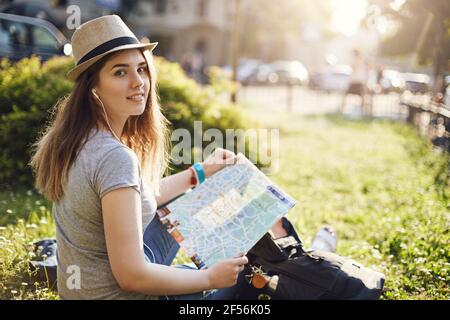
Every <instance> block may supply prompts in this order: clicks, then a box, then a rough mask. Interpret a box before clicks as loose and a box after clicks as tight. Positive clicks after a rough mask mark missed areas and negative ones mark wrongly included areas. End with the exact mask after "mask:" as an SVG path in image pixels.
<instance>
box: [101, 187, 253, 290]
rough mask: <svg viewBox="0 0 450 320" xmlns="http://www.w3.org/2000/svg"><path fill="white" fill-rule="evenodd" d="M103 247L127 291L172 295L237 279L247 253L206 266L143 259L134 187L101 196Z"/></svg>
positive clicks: (220, 286) (116, 276)
mask: <svg viewBox="0 0 450 320" xmlns="http://www.w3.org/2000/svg"><path fill="white" fill-rule="evenodd" d="M102 211H103V223H104V230H105V239H106V247H107V250H108V257H109V262H110V265H111V270H112V272H113V275H114V277H115V279H116V281H117V282H118V284H119V286H120V287H121V288H122V289H123V290H126V291H134V292H141V293H145V294H148V295H174V294H186V293H194V292H200V291H202V290H207V289H211V288H225V287H229V286H232V285H234V284H235V283H236V281H237V276H238V274H239V272H241V271H242V270H243V268H244V264H246V263H247V258H246V257H240V258H233V259H227V260H224V261H221V262H219V263H217V264H215V265H214V266H212V267H211V268H210V269H207V270H187V269H180V268H174V267H168V266H164V265H159V264H155V263H149V262H147V261H146V260H145V256H144V250H143V235H142V213H141V199H140V195H139V193H138V192H137V191H136V190H135V189H133V188H121V189H117V190H114V191H111V192H109V193H107V194H106V195H105V196H104V197H103V198H102Z"/></svg>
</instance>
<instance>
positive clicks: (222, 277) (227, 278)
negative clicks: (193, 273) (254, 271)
mask: <svg viewBox="0 0 450 320" xmlns="http://www.w3.org/2000/svg"><path fill="white" fill-rule="evenodd" d="M247 263H248V259H247V257H246V256H241V257H237V258H232V259H225V260H222V261H219V262H217V263H216V264H215V265H213V266H212V267H211V268H209V269H207V271H208V278H209V283H210V285H211V288H212V289H221V288H228V287H231V286H234V285H235V284H236V283H237V279H238V276H239V273H240V272H241V271H242V270H244V265H245V264H247Z"/></svg>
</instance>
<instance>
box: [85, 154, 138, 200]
mask: <svg viewBox="0 0 450 320" xmlns="http://www.w3.org/2000/svg"><path fill="white" fill-rule="evenodd" d="M93 180H94V181H93V184H94V188H95V189H96V191H97V193H98V195H99V196H100V199H101V198H103V197H104V196H105V195H106V194H107V193H108V192H111V191H113V190H116V189H119V188H125V187H132V188H134V189H135V190H136V191H138V192H139V193H140V171H139V163H138V160H137V157H136V154H135V153H134V152H133V151H132V150H131V149H128V148H126V147H123V146H119V147H116V148H114V149H113V150H111V151H109V152H108V153H106V154H105V156H104V157H103V158H102V159H101V160H100V162H99V164H98V167H97V168H96V171H95V173H94V178H93Z"/></svg>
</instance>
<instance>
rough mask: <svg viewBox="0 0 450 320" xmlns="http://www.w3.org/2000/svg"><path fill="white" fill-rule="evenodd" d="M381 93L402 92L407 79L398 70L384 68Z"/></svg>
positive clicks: (380, 81) (380, 80) (380, 83)
mask: <svg viewBox="0 0 450 320" xmlns="http://www.w3.org/2000/svg"><path fill="white" fill-rule="evenodd" d="M379 85H380V89H381V93H390V92H396V93H401V92H403V90H404V89H405V80H404V79H403V77H402V75H401V73H400V72H399V71H397V70H392V69H384V70H383V71H382V72H381V77H380V79H379Z"/></svg>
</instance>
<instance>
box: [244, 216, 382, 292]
mask: <svg viewBox="0 0 450 320" xmlns="http://www.w3.org/2000/svg"><path fill="white" fill-rule="evenodd" d="M282 223H283V227H284V228H285V230H286V231H287V233H288V236H286V237H282V238H278V239H273V238H272V237H271V235H270V234H269V233H266V234H265V235H264V237H263V238H262V239H261V240H260V241H259V242H258V243H257V244H256V245H255V246H254V247H253V248H252V249H251V250H250V251H249V252H248V253H247V257H248V259H249V263H248V264H247V266H246V269H245V270H244V272H243V274H242V275H241V276H240V277H241V279H240V281H239V282H240V283H241V286H242V287H241V289H240V290H239V292H238V296H237V297H236V298H237V299H245V300H253V299H260V300H261V299H283V300H289V299H296V300H303V299H306V300H341V299H346V300H347V299H351V300H353V299H362V300H373V299H379V298H380V295H381V293H382V289H383V286H384V281H385V277H384V275H383V274H381V273H379V272H375V271H373V270H370V269H368V268H365V267H364V266H362V265H361V264H359V263H357V262H356V261H354V260H352V259H349V258H345V257H342V256H339V255H337V254H335V253H331V252H325V251H319V250H305V249H304V248H303V243H302V241H301V239H300V237H299V236H298V235H297V233H296V232H295V230H294V227H293V226H292V224H291V223H290V222H289V221H288V220H287V219H286V218H283V219H282ZM255 286H256V287H255Z"/></svg>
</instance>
